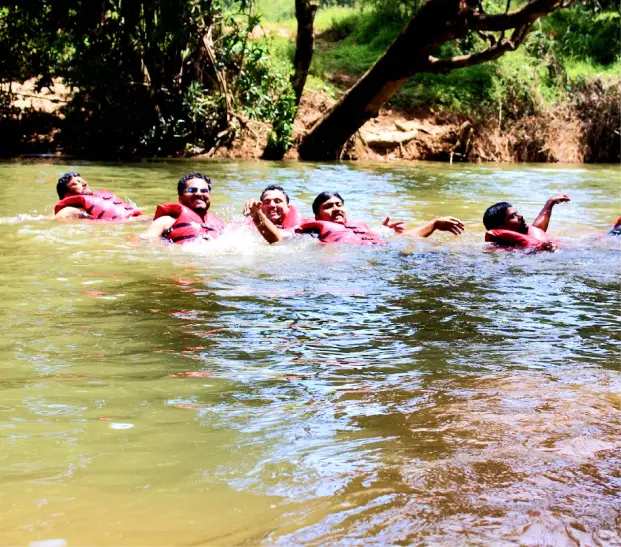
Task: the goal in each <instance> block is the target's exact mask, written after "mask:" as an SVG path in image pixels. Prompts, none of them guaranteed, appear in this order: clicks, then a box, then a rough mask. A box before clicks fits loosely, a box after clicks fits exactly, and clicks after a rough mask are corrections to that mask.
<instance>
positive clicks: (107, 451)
mask: <svg viewBox="0 0 621 547" xmlns="http://www.w3.org/2000/svg"><path fill="white" fill-rule="evenodd" d="M69 169H77V170H79V171H80V172H81V174H82V175H83V176H84V177H85V178H87V179H88V180H89V181H90V182H91V185H92V186H93V187H95V188H106V189H109V190H112V191H114V192H116V193H117V194H119V195H121V196H125V197H129V198H131V199H132V200H134V201H135V202H136V203H137V204H139V205H140V206H141V207H143V208H144V209H145V210H147V211H148V212H152V211H153V209H154V207H155V205H156V204H158V203H162V202H165V201H169V200H171V199H174V196H175V184H176V180H177V179H178V178H179V177H180V176H181V175H183V174H184V173H186V172H189V171H195V170H200V171H204V172H206V173H208V174H210V175H211V176H212V178H213V180H214V192H213V211H214V212H216V213H217V214H219V215H221V216H223V217H224V218H226V219H227V220H230V221H240V222H241V216H240V209H241V204H242V203H243V201H244V200H245V199H247V198H248V197H253V196H257V195H258V193H259V192H260V190H261V189H262V188H263V187H264V186H266V185H267V184H282V185H283V186H285V187H286V188H287V189H288V190H289V191H290V193H291V195H292V198H293V200H294V202H295V203H296V204H297V205H298V207H299V208H300V209H301V210H302V212H305V213H307V214H309V213H310V203H311V201H312V198H313V197H314V195H316V193H318V192H319V191H321V190H329V189H336V190H341V191H342V193H343V196H344V197H345V200H346V205H347V207H348V208H349V211H350V216H351V217H353V218H359V219H366V220H368V221H369V222H370V224H371V225H373V226H376V227H379V225H380V224H381V220H382V219H383V218H384V217H385V216H386V215H390V216H391V217H393V218H397V219H405V220H408V221H411V223H412V225H415V224H417V223H419V222H422V221H424V220H426V219H430V218H432V217H434V216H440V215H446V214H452V215H455V216H458V217H460V218H461V219H462V220H463V221H464V222H465V224H466V227H467V231H466V233H465V234H464V235H463V236H461V237H460V238H455V237H452V236H446V235H444V234H434V236H432V237H431V238H430V239H428V240H405V239H402V238H391V237H388V236H387V239H388V245H387V246H386V247H369V248H358V247H348V246H333V247H327V248H326V247H321V246H319V245H317V244H316V242H315V241H312V240H307V239H302V240H295V241H292V242H290V243H288V244H286V245H280V246H272V247H269V246H267V245H265V244H263V243H262V242H261V241H259V239H258V238H257V237H256V235H255V234H253V233H251V232H249V231H247V230H244V229H242V230H238V231H236V232H234V233H232V234H229V235H227V236H226V237H224V238H222V239H221V240H218V241H217V242H215V243H213V244H211V245H209V246H204V247H198V248H197V247H194V248H186V249H181V248H169V247H165V246H161V245H148V244H144V243H138V242H136V238H135V236H136V234H137V233H139V232H140V231H141V230H142V229H143V228H144V225H142V226H141V225H138V224H132V225H110V224H108V225H106V224H101V223H100V224H98V223H88V222H71V223H65V224H61V223H55V222H53V221H50V220H47V219H45V218H43V217H44V216H45V215H48V214H49V213H50V212H51V208H52V206H53V203H54V201H55V189H54V188H55V182H56V179H57V178H58V176H59V175H60V174H61V173H62V172H64V171H66V170H69ZM0 174H1V176H2V180H3V183H2V186H1V191H0V232H1V234H2V238H1V239H0V249H1V252H0V263H1V266H2V267H1V268H0V282H1V284H2V287H3V291H2V295H3V303H2V326H3V328H2V334H0V348H1V355H2V366H1V367H0V393H1V400H0V430H1V432H2V450H1V452H0V467H1V469H2V475H1V476H2V496H1V499H2V504H1V509H2V515H3V518H2V520H1V521H0V537H1V538H2V543H3V544H6V545H36V546H42V547H46V546H47V547H59V546H62V545H69V546H71V545H262V544H264V545H272V544H276V545H292V544H295V545H326V544H331V545H494V546H496V545H501V546H504V545H507V546H510V545H533V546H534V545H563V546H564V545H621V372H620V365H619V363H620V358H621V353H620V352H621V348H620V345H621V340H620V330H621V329H620V326H621V325H620V320H619V317H620V311H621V303H620V300H619V289H620V286H619V280H620V275H619V274H620V266H621V240H619V239H616V240H615V239H613V238H606V237H602V234H603V233H605V232H606V231H607V230H609V229H610V228H611V226H612V223H613V222H614V220H615V219H616V218H617V217H618V216H619V214H621V203H620V201H621V200H620V195H619V188H620V185H619V183H620V175H621V170H620V169H619V166H599V167H579V168H575V167H574V168H569V167H568V168H564V167H559V166H555V167H536V166H530V165H522V166H511V167H495V166H491V167H490V166H481V167H477V166H461V165H453V166H447V165H433V164H409V165H391V166H386V165H372V164H357V165H353V166H346V165H319V164H317V165H315V164H298V163H282V164H263V163H230V162H202V163H199V162H160V163H143V164H131V165H102V164H81V165H54V164H47V163H38V162H36V161H34V162H28V163H24V164H15V163H6V164H0ZM558 192H569V193H570V194H571V195H572V197H573V201H572V203H571V204H569V205H559V206H558V207H557V208H556V210H555V211H554V214H553V219H552V223H551V226H550V232H551V233H552V234H553V235H554V236H555V237H557V238H559V239H560V240H562V241H563V242H564V245H563V246H562V248H561V250H560V251H559V252H558V253H556V254H547V253H546V254H539V255H527V254H524V253H521V252H515V253H505V252H490V251H489V250H488V249H487V248H486V246H485V245H484V244H483V242H482V238H483V227H482V224H481V215H482V213H483V211H484V209H485V208H486V207H487V206H488V205H490V204H492V203H494V202H496V201H500V200H503V199H506V200H509V201H512V202H513V203H514V204H515V205H516V206H517V207H518V208H519V210H520V211H521V212H522V213H523V214H524V215H525V217H526V218H527V219H528V220H531V221H532V220H533V218H534V217H535V215H536V214H537V212H538V211H539V209H540V207H541V205H542V204H543V202H544V201H545V199H546V198H547V197H548V196H550V195H552V194H555V193H558Z"/></svg>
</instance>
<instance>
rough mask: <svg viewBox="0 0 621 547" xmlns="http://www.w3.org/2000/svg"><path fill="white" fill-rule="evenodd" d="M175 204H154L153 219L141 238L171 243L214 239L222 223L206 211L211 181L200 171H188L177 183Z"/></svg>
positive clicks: (209, 203) (218, 233) (209, 197)
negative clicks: (176, 200) (163, 240)
mask: <svg viewBox="0 0 621 547" xmlns="http://www.w3.org/2000/svg"><path fill="white" fill-rule="evenodd" d="M177 193H178V194H179V203H166V204H164V205H158V207H157V209H156V210H155V216H154V217H153V222H152V223H151V226H149V228H148V229H147V231H146V232H145V233H144V234H142V236H141V237H143V238H147V239H157V238H160V237H162V238H164V239H166V240H168V241H170V242H172V243H179V244H181V243H187V242H189V241H197V240H207V241H208V240H211V239H215V238H217V237H218V236H219V235H220V234H221V233H222V231H223V230H224V226H225V224H224V222H223V221H222V220H220V219H219V218H218V217H217V216H216V215H214V214H213V213H210V212H209V206H210V205H211V180H210V179H209V177H206V176H205V175H203V174H201V173H189V174H188V175H185V176H184V177H181V179H179V183H178V184H177Z"/></svg>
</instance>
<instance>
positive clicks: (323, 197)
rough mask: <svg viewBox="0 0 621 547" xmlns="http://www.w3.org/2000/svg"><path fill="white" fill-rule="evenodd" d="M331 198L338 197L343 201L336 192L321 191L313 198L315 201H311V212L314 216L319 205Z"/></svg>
mask: <svg viewBox="0 0 621 547" xmlns="http://www.w3.org/2000/svg"><path fill="white" fill-rule="evenodd" d="M332 198H339V199H340V200H341V202H342V203H345V200H344V199H343V198H342V197H341V194H339V193H338V192H321V194H319V195H318V196H317V197H316V198H315V201H313V213H315V216H317V215H318V214H319V207H321V204H322V203H325V202H326V201H328V200H329V199H332Z"/></svg>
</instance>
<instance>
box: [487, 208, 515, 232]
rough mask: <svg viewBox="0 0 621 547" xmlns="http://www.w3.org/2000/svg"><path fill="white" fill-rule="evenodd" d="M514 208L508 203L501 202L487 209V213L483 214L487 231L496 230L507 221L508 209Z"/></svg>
mask: <svg viewBox="0 0 621 547" xmlns="http://www.w3.org/2000/svg"><path fill="white" fill-rule="evenodd" d="M509 207H513V205H511V204H510V203H507V202H506V201H501V202H500V203H496V205H492V206H491V207H488V208H487V211H485V213H484V214H483V224H484V225H485V229H486V230H495V229H496V228H498V226H500V225H501V224H502V223H503V222H504V221H505V216H506V212H507V209H508V208H509Z"/></svg>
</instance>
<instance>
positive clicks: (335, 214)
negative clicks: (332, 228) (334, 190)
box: [316, 196, 347, 224]
mask: <svg viewBox="0 0 621 547" xmlns="http://www.w3.org/2000/svg"><path fill="white" fill-rule="evenodd" d="M316 218H317V220H328V221H330V222H337V223H338V224H346V223H347V211H346V210H345V205H343V202H342V201H341V200H340V199H339V198H337V197H336V196H334V197H331V198H330V199H329V200H328V201H324V202H323V203H322V204H321V205H320V206H319V212H318V213H317V217H316Z"/></svg>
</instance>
